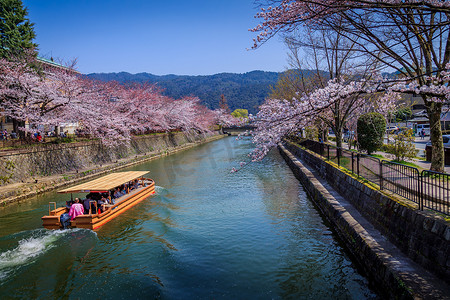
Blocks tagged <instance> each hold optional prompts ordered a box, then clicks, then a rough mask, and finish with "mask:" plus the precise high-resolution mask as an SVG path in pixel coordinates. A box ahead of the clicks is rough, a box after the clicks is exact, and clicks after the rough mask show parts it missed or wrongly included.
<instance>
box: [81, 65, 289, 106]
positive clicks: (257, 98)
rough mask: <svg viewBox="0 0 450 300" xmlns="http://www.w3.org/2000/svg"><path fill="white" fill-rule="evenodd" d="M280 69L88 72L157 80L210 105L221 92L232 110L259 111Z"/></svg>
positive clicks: (169, 90)
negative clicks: (195, 72) (211, 72)
mask: <svg viewBox="0 0 450 300" xmlns="http://www.w3.org/2000/svg"><path fill="white" fill-rule="evenodd" d="M280 74H281V73H278V72H265V71H252V72H248V73H243V74H236V73H220V74H215V75H200V76H188V75H172V74H171V75H163V76H159V75H153V74H150V73H138V74H130V73H127V72H120V73H91V74H88V75H87V76H88V77H90V78H93V79H97V80H101V81H111V80H115V81H118V82H121V83H129V82H139V83H144V82H148V83H155V84H157V85H158V86H159V87H160V88H162V89H163V94H164V95H166V96H169V97H172V98H174V99H179V98H181V97H183V96H196V97H198V98H200V100H201V101H202V103H203V104H204V105H205V106H206V107H208V108H211V109H216V108H218V107H219V101H220V96H221V95H222V94H223V95H224V96H225V98H226V99H227V102H228V106H229V107H230V109H231V111H233V110H235V109H237V108H244V109H248V111H249V113H252V114H256V112H257V111H258V107H259V105H261V104H262V103H263V102H264V100H265V99H266V97H267V96H268V95H269V94H270V91H271V87H272V86H275V85H276V83H277V81H278V77H279V76H280Z"/></svg>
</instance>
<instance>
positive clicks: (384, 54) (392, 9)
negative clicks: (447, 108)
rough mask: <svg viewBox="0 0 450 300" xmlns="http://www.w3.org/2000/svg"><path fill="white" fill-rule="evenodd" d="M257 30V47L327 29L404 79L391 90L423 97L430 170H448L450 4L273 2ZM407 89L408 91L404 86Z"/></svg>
mask: <svg viewBox="0 0 450 300" xmlns="http://www.w3.org/2000/svg"><path fill="white" fill-rule="evenodd" d="M270 5H271V6H269V7H267V8H263V9H262V10H261V12H260V13H258V15H257V17H258V18H261V19H262V22H261V24H259V25H258V26H257V27H255V28H254V29H253V31H254V32H259V34H258V36H257V37H256V38H255V44H254V47H255V48H257V47H259V46H260V45H261V44H263V43H264V42H265V41H267V40H268V39H269V38H271V37H272V36H274V35H276V34H278V33H282V32H292V31H293V30H296V29H300V28H305V27H307V28H309V29H312V30H315V29H318V28H320V29H323V28H328V29H330V30H334V31H336V32H340V33H341V34H342V35H343V37H345V38H346V39H348V40H349V41H352V42H354V43H355V44H356V45H357V46H358V47H357V48H355V50H354V51H357V52H358V53H360V54H361V55H364V56H366V57H369V58H371V59H373V60H375V61H378V62H379V63H380V64H381V65H382V66H384V67H385V68H388V69H389V70H395V71H397V72H398V74H400V75H401V76H399V78H398V80H397V81H392V80H391V81H386V80H385V81H384V82H385V88H386V89H387V90H389V89H390V90H393V91H402V92H405V93H411V94H416V95H420V96H421V97H422V98H423V99H424V103H425V105H426V107H427V113H428V117H429V120H430V128H431V130H430V131H431V142H432V145H433V155H432V162H431V169H432V170H435V171H443V166H444V155H443V144H442V132H441V126H440V115H441V111H442V106H443V103H445V102H446V101H447V99H448V97H447V95H448V94H449V90H448V89H449V87H448V79H447V78H446V72H447V69H448V68H447V64H448V63H449V62H450V36H449V29H450V2H449V1H439V0H423V1H418V0H368V1H366V0H347V1H326V0H308V1H302V0H297V1H295V0H282V1H270ZM402 86H403V87H402Z"/></svg>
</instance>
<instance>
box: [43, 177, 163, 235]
mask: <svg viewBox="0 0 450 300" xmlns="http://www.w3.org/2000/svg"><path fill="white" fill-rule="evenodd" d="M147 173H148V171H130V172H117V173H112V174H109V175H106V176H103V177H101V178H98V179H95V180H92V181H89V182H86V183H82V184H79V185H76V186H74V187H71V188H68V189H64V190H61V191H58V193H107V192H109V191H111V190H114V189H115V188H117V187H119V186H122V185H124V184H126V183H128V182H132V181H133V180H136V179H137V180H139V185H140V186H139V187H138V188H137V189H134V190H131V191H129V193H127V194H125V195H123V196H121V197H119V198H117V199H115V203H114V204H113V205H111V204H110V205H106V206H105V210H104V211H103V212H101V213H98V209H97V202H96V201H94V200H92V201H90V202H92V204H93V205H95V207H96V208H95V211H93V210H91V209H89V212H85V214H84V215H79V216H77V217H76V218H74V219H73V220H72V221H71V222H70V223H71V227H72V228H87V229H96V228H99V227H100V226H102V225H104V224H105V223H107V222H109V221H111V220H112V219H114V218H115V217H117V216H118V215H120V214H121V213H123V212H124V211H126V210H128V209H130V208H131V207H133V206H135V205H136V204H138V203H139V202H141V201H142V200H144V199H146V198H147V197H148V196H150V195H152V194H154V193H155V182H154V180H153V179H150V178H145V177H143V176H144V175H145V174H147ZM52 205H53V210H51V206H52ZM68 212H69V209H68V208H67V207H59V208H56V202H50V203H49V214H48V215H47V216H43V217H42V222H43V226H44V227H45V228H47V229H60V228H63V225H62V224H61V221H60V217H61V215H62V214H64V213H68Z"/></svg>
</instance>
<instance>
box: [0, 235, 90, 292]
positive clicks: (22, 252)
mask: <svg viewBox="0 0 450 300" xmlns="http://www.w3.org/2000/svg"><path fill="white" fill-rule="evenodd" d="M77 231H84V232H86V231H89V230H85V229H72V230H45V229H36V230H31V231H25V232H20V233H17V234H14V235H12V236H8V237H4V238H2V242H5V240H6V242H8V244H12V245H11V246H10V247H8V248H10V249H9V250H6V251H3V249H1V248H3V247H1V248H0V285H1V284H3V283H4V281H5V280H6V279H7V278H9V277H11V276H12V275H14V273H15V272H17V271H18V270H20V269H21V268H22V267H24V266H27V265H30V264H32V263H33V262H35V261H36V260H38V259H39V257H41V256H43V255H44V254H46V253H47V252H49V250H50V249H52V248H54V247H57V246H58V245H60V244H61V243H59V241H60V240H61V239H62V238H64V237H68V236H69V235H70V236H73V235H74V234H77ZM92 233H93V234H94V235H96V233H95V232H93V231H92ZM17 240H19V242H18V243H17V242H15V241H17ZM12 247H13V248H12ZM11 248H12V249H11Z"/></svg>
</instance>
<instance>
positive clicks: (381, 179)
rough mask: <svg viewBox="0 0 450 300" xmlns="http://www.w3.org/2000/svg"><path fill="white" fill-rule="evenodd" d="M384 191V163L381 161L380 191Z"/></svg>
mask: <svg viewBox="0 0 450 300" xmlns="http://www.w3.org/2000/svg"><path fill="white" fill-rule="evenodd" d="M382 189H383V161H381V160H380V190H382Z"/></svg>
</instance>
